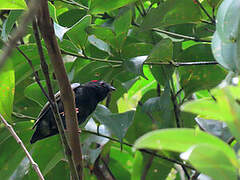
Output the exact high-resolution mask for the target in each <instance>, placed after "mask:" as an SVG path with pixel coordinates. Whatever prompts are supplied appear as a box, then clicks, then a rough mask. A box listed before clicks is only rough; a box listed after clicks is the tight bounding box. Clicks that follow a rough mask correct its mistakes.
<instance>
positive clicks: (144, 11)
mask: <svg viewBox="0 0 240 180" xmlns="http://www.w3.org/2000/svg"><path fill="white" fill-rule="evenodd" d="M139 1H140V2H139V3H140V6H141V8H142V12H143V15H144V16H146V15H147V12H146V10H145V8H144V5H143V2H142V0H139Z"/></svg>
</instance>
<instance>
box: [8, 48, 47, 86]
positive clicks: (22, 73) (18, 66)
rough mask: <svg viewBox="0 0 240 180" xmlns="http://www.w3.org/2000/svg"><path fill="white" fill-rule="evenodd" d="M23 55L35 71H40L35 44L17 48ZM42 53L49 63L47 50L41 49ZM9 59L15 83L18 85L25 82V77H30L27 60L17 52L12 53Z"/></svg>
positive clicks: (30, 71) (30, 70)
mask: <svg viewBox="0 0 240 180" xmlns="http://www.w3.org/2000/svg"><path fill="white" fill-rule="evenodd" d="M18 47H19V48H20V49H21V50H22V51H23V53H24V54H25V55H26V56H27V57H28V58H29V59H30V60H31V61H32V64H33V66H34V68H35V70H39V69H40V60H39V55H38V49H37V46H36V44H27V45H21V46H18ZM43 53H44V56H45V58H46V61H47V63H49V58H48V55H47V50H46V49H45V48H43ZM11 59H12V60H13V61H12V62H13V67H14V70H15V76H16V80H15V83H16V85H18V84H19V83H20V82H22V81H23V80H25V79H26V78H27V77H31V75H32V73H33V72H32V69H31V68H30V65H29V64H28V62H27V60H26V59H25V57H23V55H22V54H21V53H20V52H18V51H16V50H15V51H14V52H13V53H12V56H11Z"/></svg>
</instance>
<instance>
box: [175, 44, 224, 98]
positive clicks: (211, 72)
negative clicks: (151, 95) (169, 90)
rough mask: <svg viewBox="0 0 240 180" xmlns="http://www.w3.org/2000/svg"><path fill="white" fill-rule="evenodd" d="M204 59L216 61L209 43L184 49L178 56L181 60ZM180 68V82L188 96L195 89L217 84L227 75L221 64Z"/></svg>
mask: <svg viewBox="0 0 240 180" xmlns="http://www.w3.org/2000/svg"><path fill="white" fill-rule="evenodd" d="M203 57H204V58H203ZM203 60H204V61H214V58H213V56H212V52H211V47H210V45H209V44H197V45H193V46H191V47H189V48H187V49H186V50H184V51H183V52H182V54H181V55H180V56H179V57H178V61H181V62H182V61H183V62H189V61H193V62H198V61H203ZM178 70H179V74H180V84H181V86H182V88H183V89H184V92H185V96H186V97H188V96H189V95H190V94H191V93H193V92H195V91H198V90H201V89H210V88H213V87H215V86H217V85H218V84H219V83H220V82H221V81H222V80H223V79H224V78H225V76H226V72H225V71H224V70H223V69H222V68H220V67H219V66H209V65H203V66H181V67H179V68H178Z"/></svg>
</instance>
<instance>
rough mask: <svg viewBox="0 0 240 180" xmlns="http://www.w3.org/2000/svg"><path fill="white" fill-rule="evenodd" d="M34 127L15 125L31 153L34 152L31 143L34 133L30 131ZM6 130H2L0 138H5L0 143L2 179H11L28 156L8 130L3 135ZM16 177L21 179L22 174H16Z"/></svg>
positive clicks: (25, 123)
mask: <svg viewBox="0 0 240 180" xmlns="http://www.w3.org/2000/svg"><path fill="white" fill-rule="evenodd" d="M32 125H33V123H30V122H21V123H16V124H15V125H13V128H14V130H15V132H16V133H17V135H18V136H19V138H20V139H21V140H22V142H23V143H24V144H25V146H26V147H27V149H28V150H29V151H31V150H32V147H31V146H30V142H29V139H30V137H31V134H32V132H31V131H30V129H31V127H32ZM5 128H6V127H1V128H0V137H2V136H4V140H3V141H1V142H0V153H1V158H0V177H1V178H2V179H10V177H11V176H14V174H15V171H16V170H17V169H18V167H19V166H20V164H21V163H22V161H23V159H24V158H25V157H26V154H25V153H24V151H23V149H22V148H21V147H20V146H19V144H18V143H17V142H16V140H15V139H14V138H13V137H12V135H10V133H9V131H8V130H6V131H7V133H6V135H4V134H3V133H4V131H3V129H5ZM7 134H8V135H7ZM24 164H25V163H24ZM27 164H28V163H27V162H26V164H25V165H26V166H25V171H24V173H26V171H27V170H28V167H27V166H28V165H27ZM17 172H19V171H16V173H17ZM19 173H21V172H19ZM18 175H19V176H18ZM16 176H18V177H21V176H20V174H16Z"/></svg>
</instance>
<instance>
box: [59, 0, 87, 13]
mask: <svg viewBox="0 0 240 180" xmlns="http://www.w3.org/2000/svg"><path fill="white" fill-rule="evenodd" d="M60 1H62V2H64V3H67V4H71V5H76V6H78V7H80V8H82V9H84V10H86V11H88V10H89V8H88V7H86V6H84V5H82V4H79V3H77V2H75V1H73V0H70V1H66V0H60Z"/></svg>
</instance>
